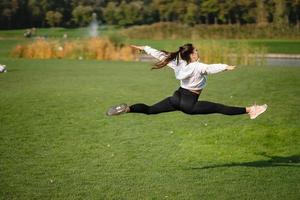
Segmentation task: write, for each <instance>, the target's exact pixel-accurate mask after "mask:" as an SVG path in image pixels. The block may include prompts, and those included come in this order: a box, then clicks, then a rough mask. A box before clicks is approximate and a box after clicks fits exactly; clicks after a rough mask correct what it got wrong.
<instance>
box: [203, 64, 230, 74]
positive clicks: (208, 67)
mask: <svg viewBox="0 0 300 200" xmlns="http://www.w3.org/2000/svg"><path fill="white" fill-rule="evenodd" d="M227 66H228V65H227V64H205V63H200V62H199V63H197V70H198V71H199V72H200V73H201V74H216V73H219V72H222V71H225V70H226V67H227Z"/></svg>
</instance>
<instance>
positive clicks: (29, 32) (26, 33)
mask: <svg viewBox="0 0 300 200" xmlns="http://www.w3.org/2000/svg"><path fill="white" fill-rule="evenodd" d="M23 35H24V37H26V38H31V36H32V32H31V30H30V29H26V31H25V33H24V34H23Z"/></svg>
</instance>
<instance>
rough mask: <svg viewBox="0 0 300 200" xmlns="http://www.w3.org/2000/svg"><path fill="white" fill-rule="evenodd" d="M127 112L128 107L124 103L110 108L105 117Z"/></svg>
mask: <svg viewBox="0 0 300 200" xmlns="http://www.w3.org/2000/svg"><path fill="white" fill-rule="evenodd" d="M127 110H128V106H127V104H125V103H122V104H120V105H116V106H112V107H110V108H109V109H108V111H107V112H106V115H107V116H114V115H120V114H123V113H126V112H127Z"/></svg>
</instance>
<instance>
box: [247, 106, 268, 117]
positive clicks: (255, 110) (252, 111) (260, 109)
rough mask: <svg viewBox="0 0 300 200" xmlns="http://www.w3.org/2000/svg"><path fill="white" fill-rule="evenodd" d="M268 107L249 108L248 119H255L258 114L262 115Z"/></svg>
mask: <svg viewBox="0 0 300 200" xmlns="http://www.w3.org/2000/svg"><path fill="white" fill-rule="evenodd" d="M267 108H268V106H267V104H264V105H261V106H257V105H254V106H251V109H250V112H249V115H250V119H255V118H256V117H258V116H259V115H260V114H262V113H264V112H265V111H266V110H267Z"/></svg>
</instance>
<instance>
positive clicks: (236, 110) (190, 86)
mask: <svg viewBox="0 0 300 200" xmlns="http://www.w3.org/2000/svg"><path fill="white" fill-rule="evenodd" d="M132 47H133V48H135V49H137V50H143V51H145V52H146V53H147V54H149V55H151V56H153V57H154V58H157V59H158V60H159V61H158V62H157V63H156V64H155V67H153V68H154V69H160V68H163V67H165V66H169V67H171V68H172V69H173V70H174V72H175V77H176V79H178V80H180V87H179V89H178V90H176V91H175V92H174V94H173V96H170V97H167V98H165V99H164V100H162V101H160V102H158V103H156V104H154V105H152V106H148V105H146V104H144V103H138V104H133V105H131V106H128V105H127V104H125V103H123V104H120V105H116V106H113V107H111V108H109V109H108V111H107V113H106V114H107V115H108V116H113V115H120V114H123V113H144V114H148V115H151V114H158V113H163V112H171V111H182V112H184V113H186V114H190V115H197V114H212V113H220V114H224V115H241V114H248V115H249V116H250V119H255V118H256V117H257V116H259V115H260V114H262V113H263V112H265V111H266V109H267V105H266V104H264V105H253V106H250V107H235V106H226V105H223V104H220V103H213V102H209V101H198V98H199V95H200V94H201V92H202V90H203V89H204V88H205V86H206V82H207V75H208V74H215V73H219V72H222V71H231V70H233V69H235V66H229V65H227V64H210V65H209V64H204V63H201V62H199V56H198V51H197V49H196V48H195V47H194V46H193V45H192V44H185V45H183V46H181V47H179V50H178V51H176V52H167V51H158V50H156V49H153V48H151V47H149V46H135V45H132Z"/></svg>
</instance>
